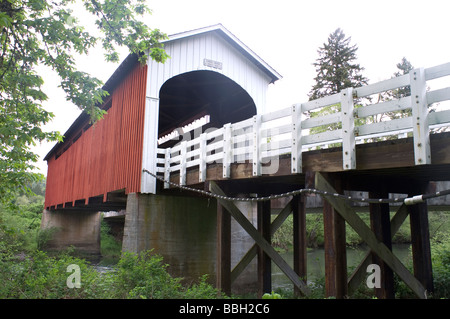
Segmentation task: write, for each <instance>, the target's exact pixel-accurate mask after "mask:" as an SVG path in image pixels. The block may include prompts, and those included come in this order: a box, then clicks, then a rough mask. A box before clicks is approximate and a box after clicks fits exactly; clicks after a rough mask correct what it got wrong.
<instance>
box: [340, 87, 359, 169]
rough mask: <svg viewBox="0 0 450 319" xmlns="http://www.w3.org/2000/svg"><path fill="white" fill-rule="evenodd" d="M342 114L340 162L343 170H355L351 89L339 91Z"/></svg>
mask: <svg viewBox="0 0 450 319" xmlns="http://www.w3.org/2000/svg"><path fill="white" fill-rule="evenodd" d="M341 113H342V116H341V117H342V156H343V158H342V160H343V169H344V170H350V169H355V168H356V148H355V116H354V113H353V89H352V88H347V89H344V90H342V91H341Z"/></svg>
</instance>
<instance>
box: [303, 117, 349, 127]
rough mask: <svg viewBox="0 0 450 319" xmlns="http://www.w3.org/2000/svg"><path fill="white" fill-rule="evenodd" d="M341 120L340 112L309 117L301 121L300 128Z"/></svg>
mask: <svg viewBox="0 0 450 319" xmlns="http://www.w3.org/2000/svg"><path fill="white" fill-rule="evenodd" d="M340 121H341V113H333V114H328V115H324V116H319V117H311V118H309V119H306V120H304V121H302V128H304V129H308V128H313V127H316V126H322V125H328V124H332V123H336V122H340Z"/></svg>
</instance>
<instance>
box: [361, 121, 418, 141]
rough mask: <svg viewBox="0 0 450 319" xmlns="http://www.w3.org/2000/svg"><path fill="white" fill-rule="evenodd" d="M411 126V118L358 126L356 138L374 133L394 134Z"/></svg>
mask: <svg viewBox="0 0 450 319" xmlns="http://www.w3.org/2000/svg"><path fill="white" fill-rule="evenodd" d="M412 126H413V119H412V118H411V117H404V118H400V119H395V120H390V121H383V122H378V123H370V124H364V125H361V126H358V128H357V130H358V136H365V135H371V134H376V133H386V135H388V134H389V133H392V134H396V132H397V131H401V130H404V129H411V128H412Z"/></svg>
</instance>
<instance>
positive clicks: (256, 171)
mask: <svg viewBox="0 0 450 319" xmlns="http://www.w3.org/2000/svg"><path fill="white" fill-rule="evenodd" d="M260 126H261V116H260V115H255V116H253V156H252V162H253V163H252V166H253V176H260V175H261V146H260V143H261V136H260V131H259V129H260Z"/></svg>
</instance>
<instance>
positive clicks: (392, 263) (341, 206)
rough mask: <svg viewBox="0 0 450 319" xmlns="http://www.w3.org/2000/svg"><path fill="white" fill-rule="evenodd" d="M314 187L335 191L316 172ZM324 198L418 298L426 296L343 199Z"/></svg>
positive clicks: (414, 279)
mask: <svg viewBox="0 0 450 319" xmlns="http://www.w3.org/2000/svg"><path fill="white" fill-rule="evenodd" d="M315 185H316V188H317V189H319V190H322V191H327V192H328V193H330V194H334V193H337V192H336V190H335V189H334V187H332V186H331V184H330V183H329V182H328V181H327V180H326V179H325V177H324V176H323V175H322V174H320V173H316V176H315ZM324 199H325V200H326V201H327V202H328V203H330V205H331V206H333V208H334V209H335V210H336V211H337V212H338V213H339V214H340V215H341V216H342V217H343V218H344V219H345V221H346V222H347V223H348V224H349V225H350V226H351V227H352V228H353V229H354V230H355V231H356V233H357V234H358V235H359V236H361V238H362V239H363V240H364V241H365V242H366V243H367V245H369V247H370V248H371V249H372V251H373V252H374V253H376V254H377V255H378V256H379V257H380V258H381V259H382V260H383V261H384V262H385V263H386V264H387V265H388V266H389V267H390V268H391V269H392V270H393V271H395V272H396V273H397V274H398V276H399V277H400V278H401V279H402V280H403V281H404V282H405V284H406V285H407V286H408V287H409V288H411V289H412V291H413V292H414V293H415V294H416V295H417V296H418V297H419V298H423V299H425V298H426V290H425V288H424V286H423V285H422V284H421V283H420V281H419V280H417V278H415V277H414V276H413V275H412V274H411V273H410V272H409V270H408V269H407V268H406V267H405V266H404V265H403V264H402V262H401V261H400V260H399V259H398V258H397V257H396V256H395V255H394V254H393V253H392V252H391V251H390V250H389V248H388V247H386V245H385V244H383V243H381V242H380V241H379V240H378V239H377V238H376V236H375V234H374V233H373V232H372V230H371V229H370V228H369V227H368V226H367V225H366V223H364V221H363V220H362V219H361V218H360V217H359V216H358V215H357V214H356V212H355V211H354V210H353V208H352V207H351V206H350V205H349V204H348V203H347V202H346V201H344V200H342V199H340V198H336V197H333V196H324Z"/></svg>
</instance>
